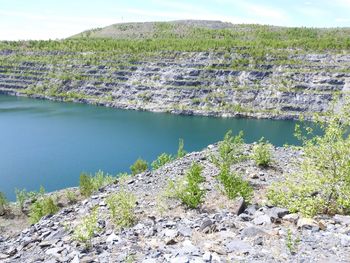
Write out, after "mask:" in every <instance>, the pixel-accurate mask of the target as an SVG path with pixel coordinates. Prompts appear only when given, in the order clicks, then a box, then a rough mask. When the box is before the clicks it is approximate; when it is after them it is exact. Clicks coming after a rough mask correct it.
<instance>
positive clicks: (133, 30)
mask: <svg viewBox="0 0 350 263" xmlns="http://www.w3.org/2000/svg"><path fill="white" fill-rule="evenodd" d="M234 27H235V26H234V25H233V24H231V23H224V22H221V21H211V20H209V21H206V20H178V21H172V22H145V23H142V22H140V23H120V24H114V25H110V26H107V27H104V28H94V29H90V30H87V31H84V32H82V33H79V34H77V35H74V36H72V37H71V38H81V37H88V38H114V39H125V38H130V39H135V38H140V39H142V38H157V37H159V35H160V34H164V33H165V32H166V34H169V35H175V36H190V35H191V33H192V29H193V28H204V29H231V28H234Z"/></svg>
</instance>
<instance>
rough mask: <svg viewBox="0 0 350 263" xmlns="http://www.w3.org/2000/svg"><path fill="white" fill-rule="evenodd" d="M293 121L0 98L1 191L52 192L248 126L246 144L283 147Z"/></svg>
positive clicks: (291, 140) (290, 139)
mask: <svg viewBox="0 0 350 263" xmlns="http://www.w3.org/2000/svg"><path fill="white" fill-rule="evenodd" d="M294 126H295V122H293V121H273V120H255V119H228V118H227V119H225V118H211V117H198V116H178V115H171V114H165V113H150V112H139V111H128V110H118V109H112V108H105V107H97V106H92V105H83V104H74V103H61V102H52V101H46V100H35V99H29V98H17V97H12V96H5V95H0V191H1V192H4V193H5V194H6V196H7V197H8V198H9V199H10V200H13V199H14V188H20V189H21V188H25V189H26V190H28V191H29V190H38V189H39V187H40V185H42V186H44V188H45V189H46V191H53V190H57V189H62V188H65V187H69V186H77V185H78V182H79V174H80V172H82V171H86V172H91V173H94V172H95V171H97V170H99V169H101V170H103V171H106V172H108V173H111V174H116V173H118V172H122V171H129V166H130V165H131V164H132V163H133V162H134V161H135V160H136V159H137V158H138V157H142V158H144V159H146V160H147V161H149V162H151V161H152V160H154V159H155V158H156V157H157V156H158V155H159V154H160V153H162V152H167V153H176V150H177V144H178V139H179V138H183V139H184V140H185V149H186V150H187V151H194V150H201V149H202V148H204V147H205V146H207V145H208V144H211V143H214V142H217V141H218V140H220V139H221V138H222V137H223V135H224V134H225V132H226V131H227V130H229V129H232V130H233V131H234V133H237V132H238V131H240V130H243V131H244V134H245V141H246V142H253V141H256V140H258V139H259V138H260V137H261V136H264V137H265V138H267V139H268V140H269V141H270V142H272V143H273V144H275V145H277V146H281V145H283V144H285V143H288V144H296V143H297V141H296V139H295V138H294V137H293V131H294Z"/></svg>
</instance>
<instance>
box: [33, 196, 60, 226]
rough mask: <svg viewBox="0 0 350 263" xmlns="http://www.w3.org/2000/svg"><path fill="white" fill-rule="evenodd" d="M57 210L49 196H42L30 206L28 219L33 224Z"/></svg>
mask: <svg viewBox="0 0 350 263" xmlns="http://www.w3.org/2000/svg"><path fill="white" fill-rule="evenodd" d="M58 210H59V209H58V206H57V204H56V203H55V201H54V199H53V198H52V197H51V196H42V197H40V198H38V200H36V201H35V202H34V203H33V204H32V205H31V206H30V212H29V221H30V223H31V224H35V223H37V222H38V221H39V220H40V219H41V218H42V217H43V216H46V215H53V214H55V213H57V211H58Z"/></svg>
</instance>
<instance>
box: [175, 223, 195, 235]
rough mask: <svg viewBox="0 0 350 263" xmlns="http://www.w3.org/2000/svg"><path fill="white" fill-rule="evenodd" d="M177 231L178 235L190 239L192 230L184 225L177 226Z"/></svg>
mask: <svg viewBox="0 0 350 263" xmlns="http://www.w3.org/2000/svg"><path fill="white" fill-rule="evenodd" d="M178 231H179V234H180V235H181V236H184V237H190V236H191V235H192V229H191V228H190V227H187V226H184V225H181V226H179V227H178Z"/></svg>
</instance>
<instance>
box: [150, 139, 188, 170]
mask: <svg viewBox="0 0 350 263" xmlns="http://www.w3.org/2000/svg"><path fill="white" fill-rule="evenodd" d="M186 153H187V152H186V151H185V150H184V140H183V139H179V146H178V149H177V154H176V156H173V155H171V154H167V153H162V154H161V155H159V156H158V157H157V159H156V160H154V161H153V162H152V163H151V166H152V169H153V170H157V169H159V168H160V167H162V166H163V165H165V164H166V163H168V162H171V161H173V160H175V159H176V158H182V157H184V156H185V155H186Z"/></svg>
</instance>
